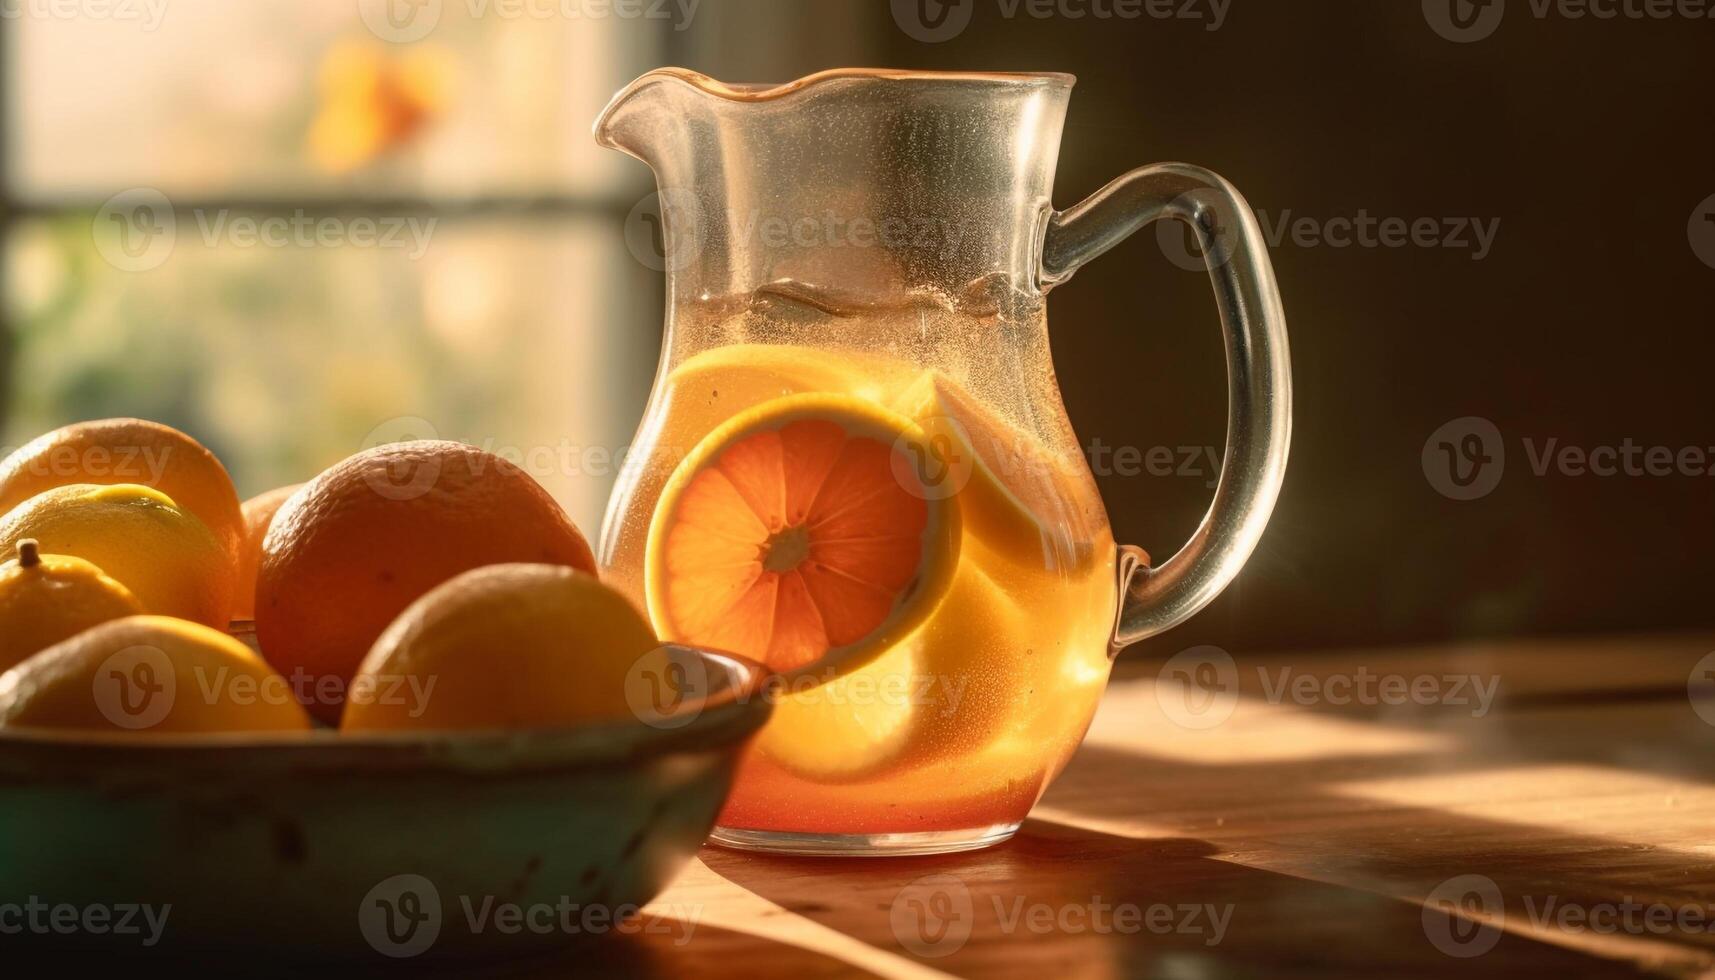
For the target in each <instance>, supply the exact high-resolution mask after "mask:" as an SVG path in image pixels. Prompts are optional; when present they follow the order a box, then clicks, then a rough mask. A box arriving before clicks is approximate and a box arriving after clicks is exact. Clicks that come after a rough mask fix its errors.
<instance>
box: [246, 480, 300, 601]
mask: <svg viewBox="0 0 1715 980" xmlns="http://www.w3.org/2000/svg"><path fill="white" fill-rule="evenodd" d="M301 486H303V484H301V483H300V484H293V485H292V486H289V487H278V488H276V489H273V490H270V491H268V492H267V493H264V494H258V495H257V496H255V497H251V498H250V499H249V500H246V501H245V502H244V546H243V548H242V549H240V551H239V554H238V574H237V576H235V577H234V578H233V582H234V583H235V590H236V591H235V594H234V597H233V600H232V618H233V619H255V618H256V569H257V567H258V566H260V565H261V564H262V542H263V540H264V539H266V538H267V537H268V528H269V526H270V525H272V524H273V523H274V515H275V514H277V513H279V511H280V507H281V505H282V504H284V503H285V502H286V501H287V500H288V499H289V498H290V497H291V496H292V494H294V493H297V492H298V488H299V487H301Z"/></svg>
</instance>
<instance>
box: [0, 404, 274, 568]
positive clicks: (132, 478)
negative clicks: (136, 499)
mask: <svg viewBox="0 0 1715 980" xmlns="http://www.w3.org/2000/svg"><path fill="white" fill-rule="evenodd" d="M74 483H93V484H98V485H104V486H105V485H112V484H119V483H127V484H138V485H141V486H145V487H152V488H154V489H156V490H159V491H161V492H162V493H164V494H166V495H167V496H169V497H171V498H173V500H174V502H175V503H177V504H178V506H179V507H181V508H182V509H184V510H185V511H187V512H189V513H191V514H195V515H196V517H197V519H198V520H200V521H202V522H203V524H204V525H206V526H207V527H208V529H209V530H210V531H211V532H213V534H214V537H215V540H216V541H219V542H220V545H221V547H222V548H223V549H225V551H226V553H227V554H228V555H229V556H230V560H231V561H232V562H233V567H235V568H236V567H237V561H238V555H239V546H240V544H241V543H242V542H243V540H244V517H243V515H242V514H241V513H240V512H239V506H238V491H237V490H234V489H233V486H232V478H231V477H230V476H228V475H227V472H226V467H224V466H222V465H220V460H218V459H216V458H215V456H214V454H213V453H211V452H209V451H208V450H207V449H206V448H204V447H203V445H202V444H201V443H199V442H197V441H196V440H195V439H192V438H191V437H190V436H188V435H185V434H184V433H183V432H180V431H178V430H177V429H173V428H170V427H168V426H165V425H161V424H159V423H157V422H146V421H143V420H142V419H104V420H102V421H99V422H79V423H77V424H76V425H68V426H66V427H65V428H63V429H56V430H54V431H53V432H50V433H48V434H47V435H45V436H42V437H41V438H39V439H36V440H34V441H32V442H30V443H28V444H26V445H25V446H23V447H22V448H20V449H19V450H18V451H17V452H15V453H13V454H12V455H10V456H8V457H6V460H5V461H4V462H0V514H3V513H5V512H6V511H8V510H11V509H12V508H14V507H16V506H18V505H19V504H21V503H23V502H24V501H26V500H28V499H30V498H31V497H34V496H36V495H37V494H39V493H41V492H42V491H44V490H52V489H53V488H55V487H63V486H67V485H70V484H74ZM96 564H98V565H99V564H101V563H100V562H96ZM108 571H110V572H111V571H112V569H108Z"/></svg>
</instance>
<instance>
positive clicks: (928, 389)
mask: <svg viewBox="0 0 1715 980" xmlns="http://www.w3.org/2000/svg"><path fill="white" fill-rule="evenodd" d="M891 405H892V407H893V408H894V409H895V410H896V411H898V412H899V413H900V414H902V415H905V416H906V417H907V418H910V419H911V420H912V421H914V422H916V423H917V424H918V425H919V426H920V427H922V429H923V430H924V431H925V432H926V433H928V436H927V442H928V446H929V448H930V451H931V452H932V454H933V456H934V459H932V460H930V461H928V462H926V463H925V464H924V467H923V468H924V470H925V473H926V479H927V480H928V481H929V482H930V484H931V486H932V487H933V488H934V489H935V490H936V492H938V493H941V494H943V495H946V496H956V497H958V498H959V500H960V503H961V510H962V512H963V514H964V519H965V527H966V530H967V531H968V532H969V534H970V536H971V537H972V538H973V539H975V540H976V541H977V542H979V543H981V545H983V546H984V547H986V548H987V549H988V550H991V551H994V552H996V553H998V554H1000V555H1002V556H1005V557H1006V558H1007V559H1008V560H1011V561H1014V562H1018V563H1023V564H1031V563H1034V564H1037V565H1039V566H1041V567H1046V568H1050V569H1054V570H1057V571H1059V572H1061V573H1063V574H1068V575H1075V574H1079V573H1081V572H1083V571H1086V570H1087V569H1088V567H1089V565H1090V563H1091V561H1092V560H1093V551H1092V549H1091V547H1090V546H1089V544H1088V540H1087V539H1088V535H1086V534H1082V533H1078V532H1079V530H1080V529H1081V528H1083V526H1084V525H1085V524H1086V523H1087V521H1086V519H1085V518H1084V517H1083V515H1081V514H1079V513H1077V512H1076V510H1075V507H1074V504H1073V501H1076V500H1080V499H1084V498H1086V497H1089V496H1091V493H1090V492H1089V491H1088V490H1086V489H1083V488H1079V487H1077V485H1076V479H1077V475H1076V474H1074V473H1073V472H1072V471H1071V469H1070V467H1069V466H1068V464H1067V463H1065V462H1063V461H1062V460H1061V459H1060V458H1059V457H1058V456H1057V455H1056V454H1055V453H1053V452H1052V451H1051V450H1049V448H1048V447H1047V446H1045V445H1043V444H1042V442H1041V440H1039V439H1037V438H1036V437H1035V436H1033V435H1031V434H1029V433H1026V432H1024V431H1022V430H1020V429H1019V428H1018V427H1017V426H1014V425H1010V424H1008V423H1007V422H1006V421H1004V420H1002V419H1001V418H999V417H998V416H996V415H995V413H994V412H993V411H991V410H990V409H989V408H988V407H986V406H984V405H983V404H981V403H980V402H978V401H977V400H976V399H975V398H973V397H972V396H971V395H970V394H969V393H968V392H966V391H964V390H963V389H961V388H960V387H959V386H958V385H957V384H955V383H954V382H952V381H951V380H950V379H948V378H947V377H946V376H945V375H943V374H941V373H940V372H939V371H926V372H924V373H923V374H922V375H921V376H919V377H918V379H917V380H916V381H915V382H914V383H912V384H911V385H910V386H908V387H906V388H905V389H904V390H903V391H902V392H901V393H900V394H899V395H898V396H896V397H895V398H894V400H893V401H892V402H891Z"/></svg>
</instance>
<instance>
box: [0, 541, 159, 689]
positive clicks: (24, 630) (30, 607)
mask: <svg viewBox="0 0 1715 980" xmlns="http://www.w3.org/2000/svg"><path fill="white" fill-rule="evenodd" d="M17 555H18V557H17V558H15V559H13V560H12V561H9V562H6V563H5V564H4V565H0V624H4V626H5V628H4V629H0V671H5V670H8V669H10V668H12V667H14V666H16V665H18V664H19V663H21V662H22V661H23V660H24V659H25V658H27V657H29V656H30V655H31V654H34V653H38V652H40V651H42V650H46V649H47V648H48V647H51V646H53V645H54V644H56V643H58V642H60V641H61V640H69V639H71V638H72V637H74V636H76V635H77V634H79V633H82V632H83V631H84V630H86V629H90V628H91V627H94V626H99V625H101V624H102V623H105V622H107V621H108V620H112V619H120V618H122V617H125V616H135V615H137V614H139V613H141V612H142V611H143V604H142V603H141V602H139V601H138V600H137V597H136V596H135V595H133V594H132V593H131V590H130V589H127V588H126V587H125V586H124V585H122V584H120V583H119V582H118V581H117V580H115V579H114V578H113V577H112V576H110V575H108V574H107V573H106V572H103V571H102V570H101V569H99V568H96V567H95V566H94V565H92V564H90V563H89V562H87V561H84V560H83V559H82V558H73V557H70V556H68V555H44V554H42V552H41V542H39V541H37V540H36V539H35V538H24V539H22V540H20V541H19V542H18V544H17Z"/></svg>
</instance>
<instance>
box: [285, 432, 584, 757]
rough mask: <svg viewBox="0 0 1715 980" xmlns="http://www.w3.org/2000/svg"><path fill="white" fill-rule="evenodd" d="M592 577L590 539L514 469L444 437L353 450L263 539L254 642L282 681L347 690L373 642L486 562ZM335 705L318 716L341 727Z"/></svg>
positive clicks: (319, 708) (293, 502)
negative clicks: (421, 602) (430, 595)
mask: <svg viewBox="0 0 1715 980" xmlns="http://www.w3.org/2000/svg"><path fill="white" fill-rule="evenodd" d="M512 562H527V563H536V564H549V565H564V566H567V567H570V568H575V569H579V570H581V571H585V572H589V573H591V574H594V573H595V570H596V567H595V557H594V555H593V554H591V552H590V547H589V544H588V543H587V542H586V541H585V539H584V536H583V534H582V533H581V532H579V531H578V529H577V527H576V526H574V525H573V524H572V522H571V520H570V519H569V518H567V517H566V515H565V512H564V511H562V510H561V509H560V506H559V504H557V503H556V502H555V501H554V499H553V498H552V497H550V496H549V495H548V492H547V491H546V490H543V489H542V487H541V486H540V485H539V484H537V483H536V481H535V480H534V479H532V478H531V477H530V475H529V474H528V473H526V472H524V471H523V470H522V469H520V468H518V467H517V466H515V465H513V464H512V463H509V462H507V461H506V460H503V459H501V458H500V457H498V456H495V455H492V454H490V453H486V452H483V451H481V450H478V449H474V448H472V447H469V446H464V445H460V444H458V443H452V442H427V441H425V442H410V443H400V444H395V445H388V446H380V447H377V448H375V449H371V450H368V451H366V452H363V453H359V454H358V455H356V456H353V457H351V458H350V459H347V460H346V461H345V462H343V463H340V464H338V465H336V466H334V467H333V468H332V469H329V470H328V471H327V472H325V473H323V474H322V475H320V476H318V477H316V478H315V479H314V480H312V481H311V482H310V483H309V484H307V485H305V486H304V487H303V488H302V489H300V490H299V491H298V492H297V493H295V494H293V495H292V497H291V498H290V499H289V500H287V501H286V502H285V504H283V505H282V506H281V507H280V510H279V512H278V513H276V514H275V515H274V520H273V523H272V526H271V527H270V528H269V531H268V535H267V537H266V538H265V539H264V541H263V545H262V558H261V567H260V569H259V571H258V573H257V582H256V637H257V640H258V641H259V642H260V643H261V645H262V652H263V654H264V655H265V656H266V657H267V658H268V659H269V661H270V662H272V663H273V664H274V666H276V667H277V668H279V669H280V671H281V672H282V673H285V674H286V675H287V676H289V677H290V676H302V677H304V678H306V679H307V681H308V682H310V683H313V684H315V685H317V686H320V687H322V688H323V689H324V690H327V691H343V690H344V688H345V687H346V685H348V684H349V683H350V682H351V679H352V676H353V675H354V674H355V673H356V672H357V667H358V664H359V663H360V662H361V661H362V660H363V658H364V656H365V655H366V654H368V652H369V649H370V647H371V646H373V645H374V644H375V641H376V639H377V638H379V637H380V636H381V633H382V631H383V630H385V629H386V628H387V626H388V624H389V623H391V622H393V620H394V619H395V618H397V617H398V616H399V614H400V613H402V612H404V611H405V609H406V607H408V606H410V605H411V603H413V602H415V601H417V600H418V599H419V598H421V597H422V596H423V595H424V594H425V593H427V592H428V591H429V590H431V589H433V588H435V587H436V586H438V585H440V584H441V583H443V582H445V581H447V580H448V579H451V578H453V577H454V576H456V575H458V574H460V573H461V572H467V571H470V570H471V569H474V568H481V567H483V566H485V565H496V564H505V563H512ZM340 707H341V704H340V700H339V699H338V698H337V697H335V698H330V699H326V700H322V699H318V702H317V703H315V704H314V705H312V711H314V712H315V714H316V716H317V717H318V718H320V719H321V720H323V721H325V722H329V723H333V722H337V721H338V719H339V713H340Z"/></svg>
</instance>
